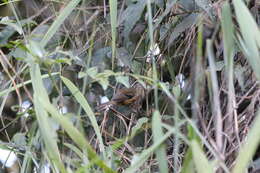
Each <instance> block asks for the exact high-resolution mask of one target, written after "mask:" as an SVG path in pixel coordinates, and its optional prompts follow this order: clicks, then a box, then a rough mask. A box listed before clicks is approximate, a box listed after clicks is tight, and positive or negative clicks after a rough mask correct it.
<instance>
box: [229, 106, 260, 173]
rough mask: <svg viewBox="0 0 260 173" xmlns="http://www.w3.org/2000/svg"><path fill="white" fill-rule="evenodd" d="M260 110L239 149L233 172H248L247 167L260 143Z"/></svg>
mask: <svg viewBox="0 0 260 173" xmlns="http://www.w3.org/2000/svg"><path fill="white" fill-rule="evenodd" d="M259 124H260V111H259V110H258V113H257V114H256V119H255V121H254V123H253V125H252V127H251V129H250V131H249V133H248V136H247V138H245V141H244V143H243V145H242V147H241V150H240V151H239V154H238V157H237V160H236V162H235V163H236V164H235V166H234V169H233V171H232V172H233V173H244V172H246V168H247V166H248V164H249V162H250V160H251V159H252V158H253V156H254V154H255V152H256V150H257V147H258V145H259V143H260V127H259Z"/></svg>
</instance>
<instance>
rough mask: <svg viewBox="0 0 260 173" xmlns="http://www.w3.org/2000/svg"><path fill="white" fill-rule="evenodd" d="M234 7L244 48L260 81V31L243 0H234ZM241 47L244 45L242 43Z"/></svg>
mask: <svg viewBox="0 0 260 173" xmlns="http://www.w3.org/2000/svg"><path fill="white" fill-rule="evenodd" d="M233 2H234V7H235V12H236V17H237V21H238V24H239V27H240V29H241V34H242V37H243V41H244V43H245V47H244V48H243V51H244V54H245V55H246V57H247V59H248V61H249V63H250V65H251V66H252V68H253V70H254V72H255V74H256V77H257V79H258V80H260V68H259V64H260V56H259V48H260V31H259V28H258V26H257V24H256V22H255V21H254V18H253V16H252V14H251V13H250V11H249V10H248V8H247V7H246V5H245V4H244V2H242V1H241V0H234V1H233ZM240 44H241V45H242V44H243V43H240Z"/></svg>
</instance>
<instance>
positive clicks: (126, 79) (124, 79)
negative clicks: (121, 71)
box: [116, 75, 130, 88]
mask: <svg viewBox="0 0 260 173" xmlns="http://www.w3.org/2000/svg"><path fill="white" fill-rule="evenodd" d="M116 81H117V82H119V83H121V84H123V85H124V86H125V87H127V88H129V87H130V84H129V76H121V75H120V76H116Z"/></svg>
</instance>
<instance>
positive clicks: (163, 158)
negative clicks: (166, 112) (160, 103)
mask: <svg viewBox="0 0 260 173" xmlns="http://www.w3.org/2000/svg"><path fill="white" fill-rule="evenodd" d="M160 116H161V115H160V113H159V111H155V112H154V113H153V120H152V131H153V140H154V142H155V141H157V140H159V139H160V138H161V136H163V131H162V124H161V118H160ZM165 151H166V150H165V146H164V145H163V144H161V145H160V146H159V147H158V148H157V150H156V151H155V154H156V158H157V161H158V162H159V170H160V172H161V173H164V172H165V173H167V172H168V163H167V162H168V159H167V155H166V152H165Z"/></svg>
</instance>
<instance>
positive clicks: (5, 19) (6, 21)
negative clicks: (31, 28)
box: [0, 17, 23, 35]
mask: <svg viewBox="0 0 260 173" xmlns="http://www.w3.org/2000/svg"><path fill="white" fill-rule="evenodd" d="M0 24H3V25H8V26H10V27H12V28H14V29H15V30H16V31H17V32H18V33H19V34H20V35H21V34H22V33H23V29H22V28H21V27H20V25H18V24H17V23H15V22H14V21H13V20H10V19H9V18H8V17H3V18H2V19H1V20H0Z"/></svg>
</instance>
